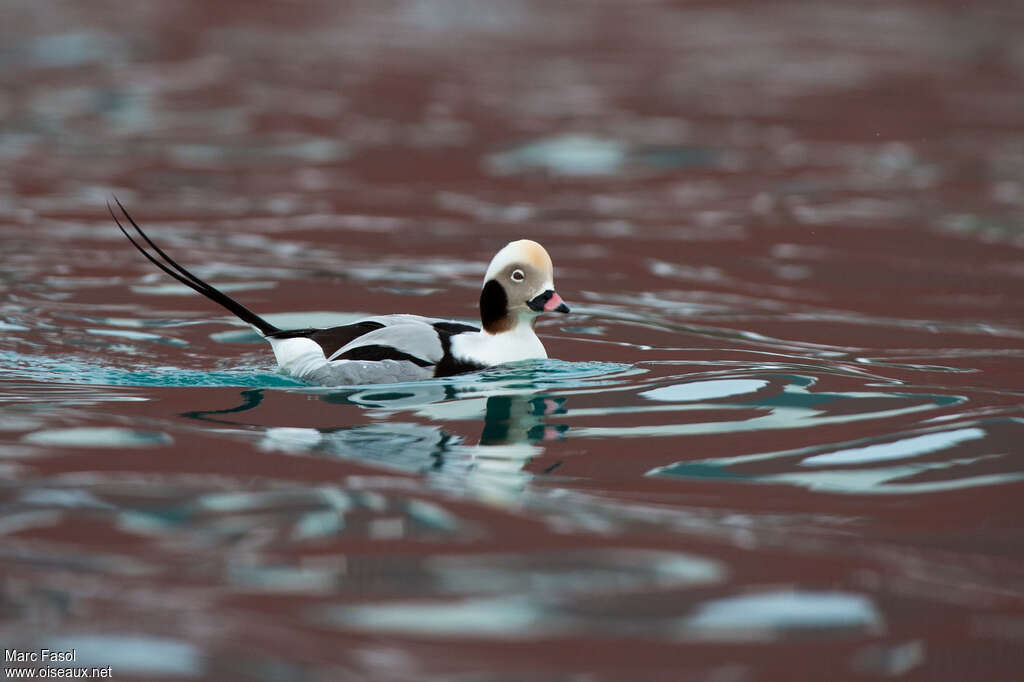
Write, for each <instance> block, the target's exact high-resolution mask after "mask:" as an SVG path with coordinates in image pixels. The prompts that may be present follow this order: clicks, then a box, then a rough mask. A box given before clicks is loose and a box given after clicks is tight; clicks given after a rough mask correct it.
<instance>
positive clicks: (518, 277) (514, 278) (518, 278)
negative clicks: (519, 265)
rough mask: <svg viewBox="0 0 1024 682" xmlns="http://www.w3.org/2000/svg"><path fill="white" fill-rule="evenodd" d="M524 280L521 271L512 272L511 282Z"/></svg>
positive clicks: (524, 276)
mask: <svg viewBox="0 0 1024 682" xmlns="http://www.w3.org/2000/svg"><path fill="white" fill-rule="evenodd" d="M524 279H526V275H524V274H523V271H522V270H513V271H512V281H513V282H522V281H523V280H524Z"/></svg>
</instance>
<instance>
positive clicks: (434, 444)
mask: <svg viewBox="0 0 1024 682" xmlns="http://www.w3.org/2000/svg"><path fill="white" fill-rule="evenodd" d="M241 395H242V399H243V400H242V403H241V404H239V405H237V406H234V407H230V408H226V409H222V410H208V411H201V412H200V411H196V412H188V413H185V414H184V415H183V416H187V417H189V418H192V419H199V420H202V421H207V422H211V421H212V422H215V423H220V424H230V425H233V426H241V425H246V426H255V427H258V428H263V435H262V437H261V438H260V441H259V447H260V448H261V449H264V450H274V451H285V452H294V453H320V454H324V455H328V456H335V457H344V458H347V459H353V460H359V461H363V462H369V463H372V464H374V465H376V466H382V467H385V468H392V469H398V470H402V471H407V472H421V473H427V472H436V473H442V474H446V475H448V474H452V475H463V476H465V475H475V476H490V475H498V476H509V475H511V479H518V478H519V477H518V476H516V474H518V472H520V470H521V469H522V467H523V465H524V464H525V463H526V462H527V461H528V460H529V459H530V458H531V457H534V456H536V455H538V454H539V453H540V452H542V450H543V447H542V445H541V444H542V443H543V442H544V441H549V440H554V439H559V438H564V437H565V434H566V432H567V431H568V429H569V427H568V426H567V425H565V424H562V423H556V422H552V421H551V418H552V417H558V416H565V415H567V413H568V412H567V410H566V407H565V399H564V398H559V397H553V396H550V395H546V394H543V393H529V392H513V393H503V394H496V395H488V396H487V397H486V398H479V397H466V398H462V399H459V396H458V395H457V394H456V393H455V392H454V391H452V390H451V386H446V385H440V386H439V385H436V384H433V385H430V384H428V385H425V386H423V387H422V388H421V387H410V385H408V384H406V385H402V386H400V387H394V388H390V387H388V388H374V389H363V390H353V391H334V392H331V393H328V394H325V395H323V396H322V398H321V399H322V400H324V401H326V402H330V403H335V404H345V405H359V406H361V407H364V408H368V409H369V410H370V411H372V412H373V413H377V412H380V413H383V414H386V415H387V416H388V417H389V419H388V421H381V422H379V423H371V424H360V425H357V426H341V427H332V428H307V427H261V426H259V425H257V424H244V422H242V421H240V420H238V419H237V418H236V417H237V416H238V414H239V413H242V412H247V411H250V410H253V409H255V408H257V407H259V405H260V404H261V403H262V402H263V399H264V392H263V391H262V390H248V391H243V392H242V394H241ZM442 406H443V409H444V410H445V411H446V413H447V414H446V416H447V417H449V419H446V420H445V421H446V422H447V423H456V422H463V423H468V422H471V421H475V420H479V419H481V417H482V426H481V431H480V436H479V438H478V439H477V442H476V444H473V443H472V442H471V441H470V440H469V439H468V438H467V437H466V436H463V435H460V434H458V433H455V432H454V431H450V430H448V429H446V428H443V427H442V426H440V425H436V424H429V423H422V422H419V421H413V420H412V419H411V418H410V419H408V420H403V419H402V417H401V415H408V416H410V417H412V416H413V415H419V414H422V413H423V412H425V411H427V412H429V411H431V409H430V408H442ZM417 408H420V409H417ZM455 412H457V413H458V417H459V418H458V419H451V418H450V417H452V416H453V413H455ZM511 482H512V480H508V481H506V483H511Z"/></svg>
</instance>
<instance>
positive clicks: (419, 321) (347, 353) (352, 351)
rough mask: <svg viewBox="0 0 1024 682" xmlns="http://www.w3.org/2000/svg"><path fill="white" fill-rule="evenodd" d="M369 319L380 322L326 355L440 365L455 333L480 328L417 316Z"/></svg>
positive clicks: (334, 359)
mask: <svg viewBox="0 0 1024 682" xmlns="http://www.w3.org/2000/svg"><path fill="white" fill-rule="evenodd" d="M365 322H367V323H370V324H380V325H381V326H380V327H379V328H377V329H373V330H371V331H368V332H366V333H365V334H361V335H359V336H358V337H356V338H353V339H352V340H351V341H349V342H348V343H346V344H345V345H344V346H341V347H340V348H338V349H337V350H335V351H333V352H332V353H330V354H329V355H328V354H326V352H325V355H326V357H327V360H328V361H331V362H333V361H336V360H371V361H373V360H405V361H409V362H413V363H415V364H417V365H419V366H420V367H428V366H432V365H436V364H438V363H440V362H441V361H442V360H444V358H445V356H446V355H448V354H449V345H450V342H449V339H450V337H451V336H452V335H453V334H459V333H463V332H468V331H477V329H476V327H473V326H471V325H467V324H461V323H459V322H453V321H451V320H437V319H432V318H427V317H419V316H415V315H392V316H387V317H378V318H371V319H369V320H366V321H365Z"/></svg>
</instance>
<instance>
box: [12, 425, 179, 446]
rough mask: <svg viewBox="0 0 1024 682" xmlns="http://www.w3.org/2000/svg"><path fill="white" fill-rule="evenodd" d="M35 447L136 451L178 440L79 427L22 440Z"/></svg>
mask: <svg viewBox="0 0 1024 682" xmlns="http://www.w3.org/2000/svg"><path fill="white" fill-rule="evenodd" d="M21 440H22V442H24V443H32V444H33V445H63V446H70V447H108V448H136V447H147V446H148V447H153V446H157V445H169V444H170V443H173V442H174V440H173V439H172V438H171V437H170V436H169V435H167V434H166V433H155V432H152V431H136V430H134V429H123V428H120V427H116V426H79V427H74V428H69V429H47V430H45V431H35V432H33V433H29V434H26V435H24V436H22V437H21Z"/></svg>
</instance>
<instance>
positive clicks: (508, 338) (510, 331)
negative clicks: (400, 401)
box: [107, 198, 569, 385]
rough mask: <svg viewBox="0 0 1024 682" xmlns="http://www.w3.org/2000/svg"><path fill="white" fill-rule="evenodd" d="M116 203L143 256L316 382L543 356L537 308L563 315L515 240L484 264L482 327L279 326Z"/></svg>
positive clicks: (414, 318)
mask: <svg viewBox="0 0 1024 682" xmlns="http://www.w3.org/2000/svg"><path fill="white" fill-rule="evenodd" d="M114 201H115V202H116V203H117V206H118V208H120V209H121V212H122V213H123V214H124V217H125V218H126V219H127V221H128V222H129V223H130V224H131V226H132V227H133V228H135V231H136V232H137V233H138V235H139V236H140V237H141V238H142V240H141V241H142V242H144V243H145V245H146V246H148V247H149V248H148V249H147V248H146V246H144V245H143V244H142V243H140V241H136V239H135V238H133V236H132V235H131V234H130V233H129V232H128V230H126V229H125V227H124V226H123V225H122V224H121V221H120V220H119V219H118V217H117V215H116V214H115V213H114V210H113V207H111V206H110V204H109V203H108V204H107V208H108V209H110V215H111V216H112V217H113V218H114V222H115V223H117V226H118V227H119V228H120V229H121V232H123V233H124V235H125V236H126V237H127V238H128V240H129V241H130V242H131V243H132V244H133V245H134V246H135V248H137V249H138V250H139V251H140V252H141V253H142V254H143V255H144V256H145V257H146V258H148V259H149V260H150V261H151V262H152V263H153V264H154V265H156V266H157V267H158V268H160V269H161V270H163V271H164V272H166V273H167V274H168V275H170V276H171V277H173V278H174V279H176V280H178V281H179V282H181V283H182V284H184V285H185V286H188V287H191V288H192V289H194V290H196V291H198V292H199V293H200V294H202V295H203V296H206V297H207V298H208V299H210V300H211V301H214V302H215V303H218V304H220V305H221V306H223V307H224V308H226V309H227V310H229V311H231V312H232V313H234V314H235V315H236V316H237V317H238V318H240V319H241V320H243V321H244V322H247V323H249V324H250V325H252V326H253V327H254V328H255V329H256V330H257V331H258V332H259V333H260V334H262V335H263V338H265V339H266V340H267V341H269V342H270V346H271V348H272V349H273V351H274V356H275V357H276V359H277V364H278V366H279V367H280V368H281V369H282V370H283V371H285V372H287V373H288V374H291V375H292V376H295V377H298V378H300V379H303V380H306V381H310V382H314V383H318V384H324V385H343V384H371V383H390V382H397V381H409V380H414V379H425V378H429V377H444V376H450V375H453V374H460V373H463V372H470V371H473V370H478V369H483V368H485V367H491V366H493V365H499V364H502V363H506V362H513V361H516V360H528V359H531V358H546V357H547V352H546V351H545V350H544V345H543V344H542V343H541V342H540V339H539V338H537V334H536V333H535V332H534V329H533V325H534V322H535V321H536V319H537V316H538V315H540V314H541V313H545V312H557V313H568V312H569V306H567V305H566V304H565V302H564V301H563V300H562V297H561V296H559V295H558V294H557V293H555V285H554V275H553V270H552V266H551V257H550V256H549V255H548V252H547V251H545V250H544V247H543V246H541V245H540V244H538V243H537V242H534V241H530V240H529V239H520V240H518V241H514V242H510V243H509V244H507V245H506V246H505V247H504V248H503V249H501V250H500V251H498V253H497V254H496V255H495V256H494V258H493V259H491V263H490V265H489V266H488V267H487V274H485V275H484V286H483V290H482V291H481V292H480V322H481V326H482V329H478V328H477V327H474V326H472V325H468V324H464V323H462V322H456V321H453V320H443V319H435V318H430V317H422V316H420V315H381V316H378V317H368V318H365V319H362V320H359V321H357V322H354V323H352V324H346V325H343V326H340V327H331V328H329V329H287V330H285V329H278V328H277V327H275V326H274V325H272V324H270V323H269V322H267V321H266V320H265V319H263V318H262V317H260V316H259V315H257V314H256V313H254V312H252V311H251V310H249V309H248V308H246V307H245V306H244V305H242V304H241V303H239V302H238V301H236V300H234V299H233V298H231V297H230V296H228V295H227V294H225V293H224V292H222V291H220V290H219V289H217V288H215V287H213V286H212V285H210V284H208V283H206V282H204V281H203V280H201V279H199V278H198V277H196V276H195V275H193V274H192V273H191V272H189V271H188V270H186V269H185V268H184V267H182V266H181V265H179V264H178V263H177V262H175V261H174V259H172V258H171V257H170V256H168V255H167V254H166V253H165V252H164V251H163V249H161V248H160V247H159V246H157V245H156V244H155V243H154V242H153V240H152V239H150V238H149V237H148V236H147V235H146V233H145V232H143V231H142V228H140V227H139V226H138V224H137V223H136V222H135V221H134V220H133V219H132V217H131V216H130V215H129V214H128V211H127V210H125V208H124V206H122V205H121V202H120V201H118V200H117V199H116V198H115V199H114ZM150 249H151V250H152V252H153V253H151V252H150ZM154 253H155V255H154Z"/></svg>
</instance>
